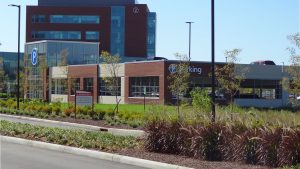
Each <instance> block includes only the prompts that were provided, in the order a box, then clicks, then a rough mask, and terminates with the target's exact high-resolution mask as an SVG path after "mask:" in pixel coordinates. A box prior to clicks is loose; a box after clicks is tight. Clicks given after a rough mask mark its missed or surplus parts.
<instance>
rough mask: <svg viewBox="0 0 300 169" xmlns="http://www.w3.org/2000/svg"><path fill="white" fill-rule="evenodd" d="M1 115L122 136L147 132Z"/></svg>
mask: <svg viewBox="0 0 300 169" xmlns="http://www.w3.org/2000/svg"><path fill="white" fill-rule="evenodd" d="M1 117H7V118H15V119H21V120H28V121H34V122H43V123H49V124H57V125H64V126H69V127H74V128H78V129H83V130H92V131H103V132H108V133H111V134H114V135H120V136H134V137H141V136H143V135H144V134H145V132H144V131H142V130H127V129H116V128H106V127H98V126H92V125H87V124H77V123H69V122H61V121H54V120H46V119H38V118H31V117H23V116H13V115H7V114H0V118H1Z"/></svg>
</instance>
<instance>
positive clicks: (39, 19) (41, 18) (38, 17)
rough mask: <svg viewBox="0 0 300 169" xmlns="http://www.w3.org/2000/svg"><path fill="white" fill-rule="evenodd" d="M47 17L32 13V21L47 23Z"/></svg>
mask: <svg viewBox="0 0 300 169" xmlns="http://www.w3.org/2000/svg"><path fill="white" fill-rule="evenodd" d="M45 21H46V17H45V15H32V16H31V22H32V23H45Z"/></svg>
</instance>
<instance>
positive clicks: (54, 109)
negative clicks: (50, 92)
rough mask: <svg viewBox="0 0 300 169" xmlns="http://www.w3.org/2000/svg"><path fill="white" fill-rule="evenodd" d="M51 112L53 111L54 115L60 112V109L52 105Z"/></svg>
mask: <svg viewBox="0 0 300 169" xmlns="http://www.w3.org/2000/svg"><path fill="white" fill-rule="evenodd" d="M52 112H54V113H55V114H56V115H59V114H60V113H61V109H60V107H58V106H55V107H53V109H52Z"/></svg>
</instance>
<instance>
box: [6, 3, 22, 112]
mask: <svg viewBox="0 0 300 169" xmlns="http://www.w3.org/2000/svg"><path fill="white" fill-rule="evenodd" d="M8 6H12V7H17V8H18V9H19V19H18V70H17V74H18V75H17V76H18V77H17V109H18V110H19V107H20V21H21V6H20V5H15V4H10V5H8Z"/></svg>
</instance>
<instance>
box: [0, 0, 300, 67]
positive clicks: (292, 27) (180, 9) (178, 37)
mask: <svg viewBox="0 0 300 169" xmlns="http://www.w3.org/2000/svg"><path fill="white" fill-rule="evenodd" d="M138 2H139V3H146V4H148V6H149V9H150V10H151V11H154V12H157V20H158V21H157V46H156V51H157V56H160V57H166V58H168V59H174V53H176V52H180V53H185V54H188V24H186V23H185V22H186V21H193V22H195V23H194V24H192V49H191V57H192V60H199V61H210V58H211V46H210V45H211V41H210V0H138ZM11 3H15V4H21V5H22V23H21V24H22V25H21V30H22V32H21V51H23V48H24V45H23V44H24V42H25V15H26V11H25V10H26V8H25V6H26V5H37V0H26V1H25V0H23V1H20V0H1V2H0V9H1V12H0V23H2V24H1V31H0V43H2V45H1V46H0V51H17V46H16V44H17V8H12V7H8V6H7V5H8V4H11ZM215 10H216V61H220V62H222V61H225V57H224V51H225V50H230V49H233V48H241V49H242V53H241V54H240V55H239V62H240V63H249V62H252V61H255V60H267V59H270V60H274V61H275V63H276V64H282V62H285V64H286V63H288V60H289V54H288V52H287V51H286V48H287V47H288V46H290V43H289V42H288V40H287V36H288V35H290V34H293V33H296V32H300V22H299V20H300V0H215Z"/></svg>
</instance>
